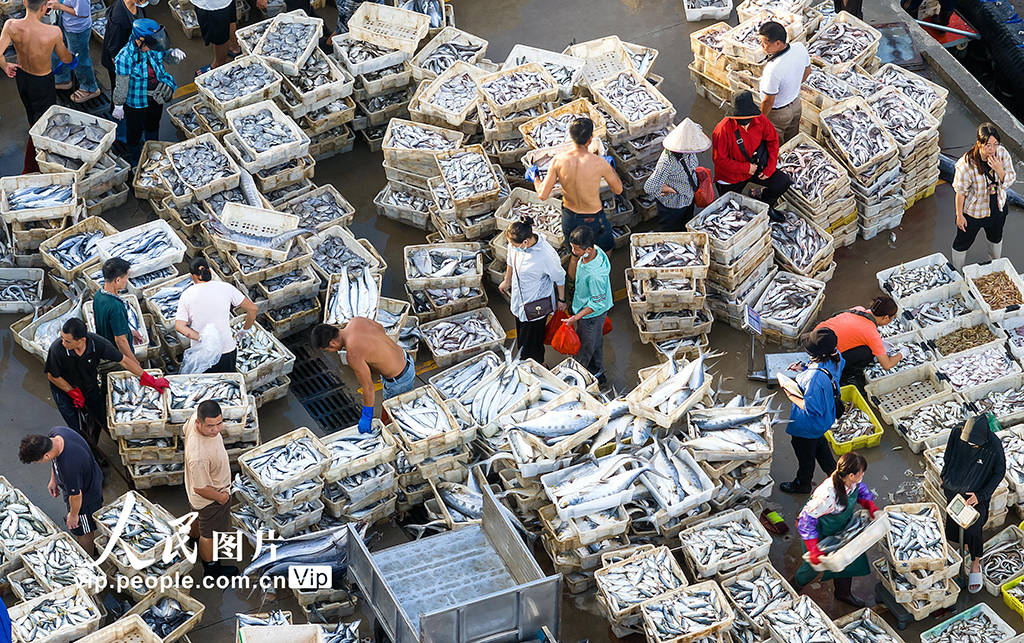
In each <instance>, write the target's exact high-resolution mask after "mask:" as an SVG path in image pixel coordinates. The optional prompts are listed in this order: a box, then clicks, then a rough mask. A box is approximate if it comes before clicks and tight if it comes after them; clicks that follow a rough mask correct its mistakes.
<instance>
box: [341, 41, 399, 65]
mask: <svg viewBox="0 0 1024 643" xmlns="http://www.w3.org/2000/svg"><path fill="white" fill-rule="evenodd" d="M334 46H335V47H337V48H338V49H339V50H340V51H341V52H342V54H344V56H345V58H346V59H348V61H349V62H350V63H354V64H358V63H363V62H366V61H368V60H373V59H374V58H380V57H381V56H386V55H388V54H391V53H394V52H395V50H394V49H391V48H389V47H382V46H381V45H375V44H373V43H371V42H363V41H362V40H356V39H354V38H345V39H344V40H335V41H334Z"/></svg>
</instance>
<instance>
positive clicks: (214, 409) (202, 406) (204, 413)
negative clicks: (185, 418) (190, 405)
mask: <svg viewBox="0 0 1024 643" xmlns="http://www.w3.org/2000/svg"><path fill="white" fill-rule="evenodd" d="M222 414H223V412H222V411H221V410H220V404H217V401H216V400H203V401H202V402H200V403H199V406H197V407H196V416H198V418H199V421H200V422H202V421H204V420H209V419H210V418H215V417H220V416H221V415H222Z"/></svg>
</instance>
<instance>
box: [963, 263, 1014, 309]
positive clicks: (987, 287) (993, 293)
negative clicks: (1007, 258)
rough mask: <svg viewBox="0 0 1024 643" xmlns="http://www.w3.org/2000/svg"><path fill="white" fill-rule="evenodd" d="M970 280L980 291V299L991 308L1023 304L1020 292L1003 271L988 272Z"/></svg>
mask: <svg viewBox="0 0 1024 643" xmlns="http://www.w3.org/2000/svg"><path fill="white" fill-rule="evenodd" d="M971 281H973V282H974V286H975V287H976V288H977V289H978V292H979V293H981V297H982V299H984V300H985V302H986V303H987V304H988V305H989V307H990V308H992V310H1001V309H1003V308H1008V307H1010V306H1014V305H1020V304H1024V299H1022V298H1021V292H1020V290H1019V289H1018V288H1017V285H1016V284H1014V283H1013V280H1012V279H1010V277H1009V276H1008V275H1007V274H1006V273H1005V272H1003V271H1002V270H1000V271H998V272H990V273H989V274H987V275H982V276H981V277H973V278H972V279H971Z"/></svg>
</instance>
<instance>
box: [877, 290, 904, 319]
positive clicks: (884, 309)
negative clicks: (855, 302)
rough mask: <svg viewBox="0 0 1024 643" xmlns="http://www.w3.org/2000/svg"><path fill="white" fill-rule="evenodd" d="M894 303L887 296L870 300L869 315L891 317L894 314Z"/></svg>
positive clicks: (895, 309)
mask: <svg viewBox="0 0 1024 643" xmlns="http://www.w3.org/2000/svg"><path fill="white" fill-rule="evenodd" d="M897 310H898V309H897V308H896V302H895V301H894V300H893V298H892V297H890V296H888V295H882V296H881V297H875V298H874V299H872V300H871V314H872V315H874V316H875V317H892V316H893V315H895V314H896V311H897Z"/></svg>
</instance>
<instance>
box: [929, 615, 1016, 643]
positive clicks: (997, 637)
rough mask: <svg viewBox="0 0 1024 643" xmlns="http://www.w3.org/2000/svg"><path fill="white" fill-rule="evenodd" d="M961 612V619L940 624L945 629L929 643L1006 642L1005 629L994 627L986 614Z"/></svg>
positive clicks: (930, 639) (994, 624) (931, 638)
mask: <svg viewBox="0 0 1024 643" xmlns="http://www.w3.org/2000/svg"><path fill="white" fill-rule="evenodd" d="M968 613H969V611H968V612H966V613H965V612H961V613H960V614H962V615H963V617H962V618H958V619H956V620H954V619H950V620H948V621H945V622H944V623H942V625H944V626H945V627H942V630H941V631H940V632H938V633H937V634H936V635H935V636H934V637H930V638H929V639H928V640H929V643H963V642H966V641H970V642H971V643H998V642H999V641H1004V640H1006V631H1005V627H1000V626H998V625H996V623H994V622H993V621H992V619H991V618H990V617H989V615H988V614H987V613H986V612H983V611H981V610H974V611H973V613H971V614H970V615H969V616H968V615H967V614H968Z"/></svg>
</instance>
